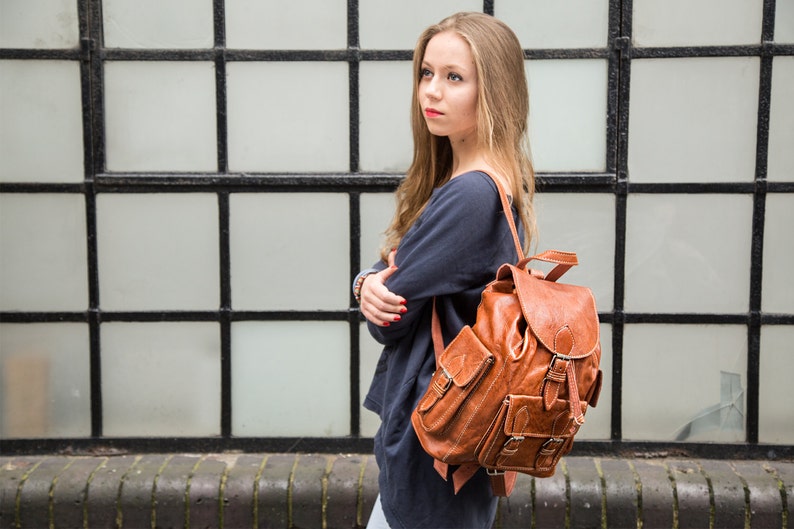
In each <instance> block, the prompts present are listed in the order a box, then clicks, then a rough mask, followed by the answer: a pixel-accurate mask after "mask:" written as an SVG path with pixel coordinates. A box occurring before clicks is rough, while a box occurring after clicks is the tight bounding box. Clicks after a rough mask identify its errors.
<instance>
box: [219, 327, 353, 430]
mask: <svg viewBox="0 0 794 529" xmlns="http://www.w3.org/2000/svg"><path fill="white" fill-rule="evenodd" d="M349 334H350V333H349V331H348V324H347V323H337V322H272V323H271V322H268V323H263V322H240V323H233V324H232V381H233V383H232V408H233V410H234V413H233V414H232V433H233V434H234V435H239V436H267V437H271V436H272V437H277V436H302V435H308V436H318V437H338V436H344V435H349V434H350V335H349ZM308 366H311V368H310V369H307V367H308ZM285 403H289V406H288V407H287V406H285Z"/></svg>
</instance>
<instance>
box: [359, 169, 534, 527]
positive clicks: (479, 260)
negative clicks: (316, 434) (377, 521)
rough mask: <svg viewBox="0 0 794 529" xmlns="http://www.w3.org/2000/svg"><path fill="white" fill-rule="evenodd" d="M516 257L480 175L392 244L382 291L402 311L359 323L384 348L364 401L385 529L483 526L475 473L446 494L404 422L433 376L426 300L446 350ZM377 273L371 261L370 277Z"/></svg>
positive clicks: (490, 186)
mask: <svg viewBox="0 0 794 529" xmlns="http://www.w3.org/2000/svg"><path fill="white" fill-rule="evenodd" d="M513 213H514V218H516V221H517V222H518V219H517V216H516V215H515V211H514V212H513ZM518 225H519V226H520V224H518ZM519 234H521V228H520V227H519ZM517 259H518V257H517V255H516V250H515V244H514V242H513V238H512V235H511V233H510V229H509V227H508V224H507V221H506V219H505V217H504V213H503V211H502V205H501V202H500V200H499V194H498V191H497V188H496V185H495V184H494V183H493V181H492V180H491V179H490V177H489V176H488V175H486V174H485V173H481V172H470V173H465V174H462V175H460V176H457V177H456V178H453V179H452V180H450V181H449V182H447V183H446V184H445V185H443V186H442V187H440V188H438V189H436V190H435V191H434V192H433V195H432V197H431V198H430V201H429V203H428V205H427V207H426V208H425V210H424V211H423V212H422V214H421V215H420V217H419V218H418V219H417V221H416V222H415V224H414V225H413V226H412V227H411V229H410V230H409V231H408V233H406V234H405V236H404V237H403V239H402V241H401V242H400V246H399V248H398V249H397V254H396V256H395V264H396V265H397V267H398V270H397V271H396V272H395V273H394V274H393V275H392V276H391V277H390V278H389V279H388V280H387V282H386V286H387V287H388V288H389V290H391V291H392V292H394V293H396V294H398V295H400V296H403V297H404V298H405V299H406V300H407V303H406V307H407V308H408V312H407V313H406V314H404V315H403V316H402V319H401V320H400V321H399V322H395V323H392V324H391V325H390V326H388V327H380V326H376V325H373V324H372V323H369V331H370V333H371V334H372V336H373V337H374V338H375V339H376V340H377V341H378V342H380V343H382V344H383V345H384V346H385V347H384V349H383V353H382V354H381V357H380V359H379V361H378V364H377V367H376V369H375V375H374V377H373V380H372V385H371V386H370V389H369V392H368V394H367V396H366V399H365V401H364V407H366V408H367V409H369V410H372V411H374V412H375V413H377V414H378V415H379V416H380V418H381V426H380V428H379V430H378V432H377V434H376V436H375V457H376V459H377V462H378V467H379V469H380V478H379V486H380V494H381V503H382V505H383V510H384V513H385V515H386V519H387V521H388V522H389V525H390V526H391V527H392V528H394V529H397V528H403V527H405V528H411V529H413V528H421V527H428V528H433V529H442V528H445V527H456V528H459V527H491V525H492V523H493V520H494V515H495V512H496V498H495V497H494V496H493V495H492V493H491V488H490V483H489V480H488V477H487V475H486V474H485V472H484V471H483V470H482V469H481V470H480V471H479V472H478V473H477V474H476V475H475V477H474V478H472V479H471V481H469V482H468V483H467V484H466V485H465V486H464V487H463V488H462V489H461V491H460V492H459V493H458V494H457V495H455V494H454V492H453V489H452V480H451V479H450V480H449V481H444V480H443V479H442V478H441V476H439V475H438V473H437V472H436V471H435V469H434V468H433V460H432V458H431V457H430V456H429V455H427V454H426V453H425V452H424V450H423V449H422V446H421V445H420V444H419V440H418V439H417V437H416V434H415V433H414V430H413V427H412V426H411V421H410V417H411V412H412V410H413V409H414V407H415V406H416V404H417V402H418V401H419V399H420V398H421V397H422V395H423V394H424V392H425V390H426V389H427V387H428V384H429V382H430V377H431V375H432V373H433V371H434V369H435V355H434V352H433V344H432V340H431V333H430V319H431V309H432V300H433V297H436V299H437V301H436V303H437V310H438V313H439V317H440V320H441V325H442V329H443V334H444V340H445V343H449V341H450V340H452V338H454V337H455V335H456V334H457V333H458V332H459V331H460V329H461V328H462V327H463V326H464V325H466V324H469V325H471V324H473V323H474V320H475V316H476V312H477V306H478V305H479V302H480V295H481V293H482V290H483V288H484V287H485V286H486V285H487V284H488V283H489V282H490V281H492V280H493V279H494V276H495V274H496V270H497V269H498V268H499V266H500V265H502V264H503V263H507V262H509V263H515V262H516V261H517ZM384 268H385V264H384V263H383V262H379V263H377V264H375V265H374V267H373V269H370V270H382V269H384ZM450 470H453V469H450Z"/></svg>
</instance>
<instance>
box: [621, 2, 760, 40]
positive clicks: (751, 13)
mask: <svg viewBox="0 0 794 529" xmlns="http://www.w3.org/2000/svg"><path fill="white" fill-rule="evenodd" d="M633 7H634V19H633V26H632V32H633V37H634V43H635V44H636V45H637V46H716V45H720V44H723V45H727V44H758V43H760V42H761V17H762V14H763V2H748V1H747V0H698V1H697V2H692V0H636V1H635V2H633Z"/></svg>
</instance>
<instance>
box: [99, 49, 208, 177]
mask: <svg viewBox="0 0 794 529" xmlns="http://www.w3.org/2000/svg"><path fill="white" fill-rule="evenodd" d="M105 117H106V119H105V123H106V129H105V134H106V139H107V141H106V143H107V168H108V170H110V171H215V170H216V169H217V167H218V161H217V160H218V155H217V135H216V130H215V67H214V65H213V64H212V63H211V62H107V63H105Z"/></svg>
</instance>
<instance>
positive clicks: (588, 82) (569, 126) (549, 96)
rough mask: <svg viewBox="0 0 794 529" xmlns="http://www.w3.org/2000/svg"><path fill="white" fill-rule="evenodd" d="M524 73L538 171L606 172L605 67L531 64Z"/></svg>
mask: <svg viewBox="0 0 794 529" xmlns="http://www.w3.org/2000/svg"><path fill="white" fill-rule="evenodd" d="M526 68H527V71H528V75H529V102H530V107H529V108H530V110H529V130H530V139H531V144H532V159H533V162H534V163H535V170H537V171H604V170H605V168H606V119H607V61H604V60H571V59H568V60H559V61H556V60H549V61H528V62H527V64H526Z"/></svg>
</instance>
